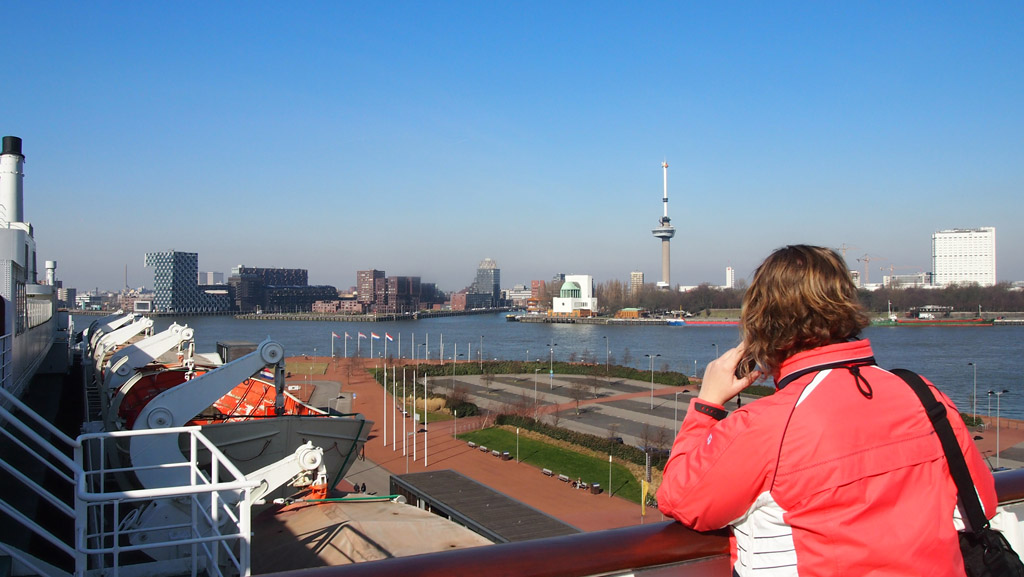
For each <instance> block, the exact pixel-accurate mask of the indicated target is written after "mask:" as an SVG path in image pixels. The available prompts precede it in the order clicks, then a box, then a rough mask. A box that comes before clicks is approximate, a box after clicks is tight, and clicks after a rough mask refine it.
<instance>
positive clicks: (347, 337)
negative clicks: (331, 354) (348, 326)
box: [345, 331, 352, 339]
mask: <svg viewBox="0 0 1024 577" xmlns="http://www.w3.org/2000/svg"><path fill="white" fill-rule="evenodd" d="M345 338H346V339H351V338H352V335H350V334H348V331H345Z"/></svg>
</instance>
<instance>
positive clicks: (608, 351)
mask: <svg viewBox="0 0 1024 577" xmlns="http://www.w3.org/2000/svg"><path fill="white" fill-rule="evenodd" d="M601 338H602V339H604V376H605V377H606V378H607V377H608V359H609V357H611V349H610V348H609V346H608V335H605V336H603V337H601Z"/></svg>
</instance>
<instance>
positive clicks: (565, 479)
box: [558, 475, 569, 483]
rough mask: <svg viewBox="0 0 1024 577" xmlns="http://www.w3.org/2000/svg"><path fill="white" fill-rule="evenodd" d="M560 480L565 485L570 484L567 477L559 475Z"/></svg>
mask: <svg viewBox="0 0 1024 577" xmlns="http://www.w3.org/2000/svg"><path fill="white" fill-rule="evenodd" d="M558 480H559V481H561V482H563V483H568V482H569V477H566V476H565V475H559V476H558Z"/></svg>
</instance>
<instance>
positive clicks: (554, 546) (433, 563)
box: [274, 469, 1024, 577]
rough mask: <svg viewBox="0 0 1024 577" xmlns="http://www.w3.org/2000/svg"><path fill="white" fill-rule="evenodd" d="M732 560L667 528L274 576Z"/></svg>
mask: <svg viewBox="0 0 1024 577" xmlns="http://www.w3.org/2000/svg"><path fill="white" fill-rule="evenodd" d="M995 479H996V492H997V494H998V495H999V502H1000V503H1003V504H1005V503H1010V502H1014V501H1021V500H1024V469H1015V470H1012V471H1000V472H998V473H995ZM728 553H729V540H728V531H726V530H722V531H715V532H709V533H698V532H696V531H693V530H691V529H688V528H686V527H684V526H682V525H680V524H679V523H676V522H673V521H669V522H660V523H651V524H648V525H638V526H633V527H624V528H621V529H611V530H608V531H595V532H590V533H578V534H575V535H567V536H563V537H552V538H549V539H537V540H534V541H521V542H516V543H504V544H500V545H488V546H483V547H472V548H468V549H457V550H452V551H442V552H438V553H428V554H425V555H415V556H411V557H399V558H393V559H386V560H383V561H371V562H365V563H355V564H351V565H341V566H336V567H318V568H314V569H303V570H298V571H286V572H282V573H275V574H274V575H275V576H276V577H362V576H366V577H379V576H381V575H401V576H402V577H413V576H422V577H442V576H443V577H449V576H450V575H488V576H489V577H491V576H493V577H506V576H507V577H584V576H588V575H600V574H605V573H620V572H625V571H630V570H642V569H645V568H647V569H650V568H654V567H657V566H659V565H673V564H680V563H685V562H688V561H698V560H705V561H708V560H710V561H711V562H712V563H714V564H715V565H716V567H715V568H714V569H713V570H712V571H701V572H700V573H701V574H709V573H710V574H715V575H728V574H729V560H728ZM704 569H706V568H704ZM673 574H676V575H685V574H687V571H686V570H685V569H682V570H678V571H676V572H674V573H673Z"/></svg>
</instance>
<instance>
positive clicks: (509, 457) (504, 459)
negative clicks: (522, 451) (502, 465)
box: [501, 451, 512, 461]
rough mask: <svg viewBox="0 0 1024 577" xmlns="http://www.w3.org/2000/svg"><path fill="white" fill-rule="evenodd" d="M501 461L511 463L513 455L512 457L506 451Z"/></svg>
mask: <svg viewBox="0 0 1024 577" xmlns="http://www.w3.org/2000/svg"><path fill="white" fill-rule="evenodd" d="M501 460H502V461H511V460H512V455H510V454H509V453H508V451H505V452H504V453H502V454H501Z"/></svg>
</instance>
